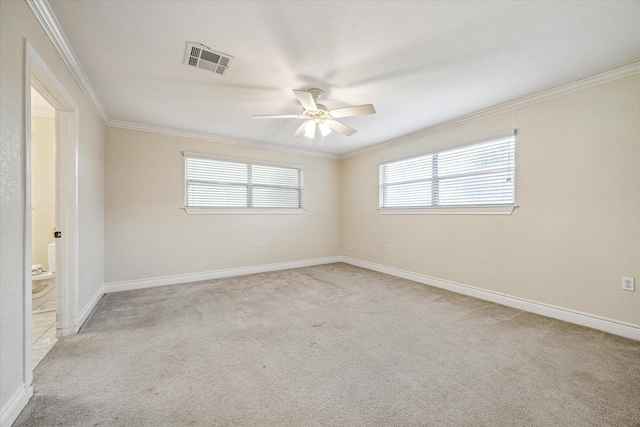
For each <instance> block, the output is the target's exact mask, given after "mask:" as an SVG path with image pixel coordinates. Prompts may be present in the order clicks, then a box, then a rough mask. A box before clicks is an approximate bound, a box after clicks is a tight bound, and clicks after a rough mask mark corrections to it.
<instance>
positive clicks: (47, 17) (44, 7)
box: [25, 0, 109, 124]
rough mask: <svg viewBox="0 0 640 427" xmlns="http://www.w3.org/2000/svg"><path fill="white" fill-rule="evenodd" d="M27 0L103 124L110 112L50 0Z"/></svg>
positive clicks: (107, 120)
mask: <svg viewBox="0 0 640 427" xmlns="http://www.w3.org/2000/svg"><path fill="white" fill-rule="evenodd" d="M25 1H26V2H27V4H28V5H29V7H30V8H31V11H32V12H33V14H34V15H35V16H36V19H37V20H38V22H39V23H40V25H41V26H42V29H43V30H44V31H45V33H47V36H49V39H50V40H51V42H52V43H53V45H54V46H55V48H56V50H57V51H58V53H59V54H60V56H61V57H62V60H63V61H64V63H65V64H66V65H67V68H68V69H69V71H70V72H71V75H73V77H74V78H75V80H76V82H77V83H78V86H80V89H82V92H84V94H85V96H86V97H87V99H88V100H89V103H90V104H91V106H92V107H93V109H94V110H95V112H96V114H97V115H98V117H100V120H102V124H106V123H107V122H109V114H108V113H107V110H106V109H105V108H104V105H103V104H102V101H101V100H100V98H99V97H98V94H97V93H96V91H95V89H94V88H93V84H92V83H91V80H89V77H88V76H87V73H86V72H85V71H84V68H83V67H82V64H81V63H80V61H79V60H78V57H77V56H76V53H75V52H74V51H73V48H72V47H71V44H70V43H69V40H67V36H66V35H65V34H64V31H62V28H61V27H60V23H59V22H58V19H57V18H56V16H55V14H54V13H53V11H52V10H51V7H50V6H49V2H48V1H47V0H25Z"/></svg>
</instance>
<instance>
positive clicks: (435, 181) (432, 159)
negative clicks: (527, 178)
mask: <svg viewBox="0 0 640 427" xmlns="http://www.w3.org/2000/svg"><path fill="white" fill-rule="evenodd" d="M514 153H515V131H509V132H506V133H503V134H500V135H497V136H496V135H494V136H492V137H489V138H483V139H482V140H480V141H475V142H474V143H469V144H465V145H463V146H459V147H456V148H451V149H448V150H443V151H438V152H434V153H429V154H425V155H421V156H417V157H412V158H409V159H404V160H398V161H394V162H388V163H382V164H380V167H379V173H380V204H379V208H380V213H511V211H513V206H514ZM502 208H504V209H502Z"/></svg>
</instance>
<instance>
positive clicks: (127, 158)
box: [105, 127, 340, 283]
mask: <svg viewBox="0 0 640 427" xmlns="http://www.w3.org/2000/svg"><path fill="white" fill-rule="evenodd" d="M183 150H184V151H193V152H199V153H210V154H216V155H221V156H231V157H238V158H243V159H254V160H266V161H273V162H281V163H293V164H301V165H304V167H305V170H304V190H303V204H304V207H305V212H304V214H302V215H188V214H187V213H186V212H185V211H184V210H183V206H184V157H183V155H182V151H183ZM105 180H106V201H105V209H106V213H105V221H106V240H105V256H106V273H105V276H106V277H105V281H106V282H107V283H113V282H121V281H129V280H135V279H148V278H156V277H164V276H173V275H181V274H187V273H200V272H207V271H214V270H221V269H226V268H237V267H246V266H254V265H262V264H272V263H279V262H288V261H297V260H308V259H313V258H321V257H327V256H336V255H337V254H338V253H339V247H340V167H339V161H337V160H331V159H326V158H319V157H308V156H302V155H298V154H290V153H284V152H278V151H270V150H262V149H255V148H249V147H241V146H235V145H228V144H219V143H215V142H210V141H200V140H194V139H188V138H180V137H175V136H167V135H160V134H154V133H147V132H139V131H131V130H124V129H116V128H110V127H108V128H107V149H106V176H105ZM256 243H260V244H261V246H262V249H261V250H260V251H256Z"/></svg>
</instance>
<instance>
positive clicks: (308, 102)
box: [293, 89, 318, 111]
mask: <svg viewBox="0 0 640 427" xmlns="http://www.w3.org/2000/svg"><path fill="white" fill-rule="evenodd" d="M293 93H295V95H296V96H297V97H298V101H300V104H302V106H303V107H304V109H305V110H311V111H318V106H317V105H316V100H315V99H313V95H311V94H310V93H309V92H307V91H306V90H296V89H294V90H293Z"/></svg>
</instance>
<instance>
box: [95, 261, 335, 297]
mask: <svg viewBox="0 0 640 427" xmlns="http://www.w3.org/2000/svg"><path fill="white" fill-rule="evenodd" d="M341 261H342V257H339V256H333V257H325V258H313V259H305V260H300V261H287V262H278V263H274V264H262V265H254V266H250V267H237V268H225V269H222V270H214V271H204V272H201V273H187V274H178V275H175V276H164V277H153V278H149V279H138V280H127V281H124V282H112V283H106V284H105V286H104V292H105V293H107V294H109V293H112V292H122V291H131V290H134V289H145V288H155V287H156V286H166V285H176V284H179V283H189V282H198V281H202V280H213V279H222V278H225V277H234V276H244V275H247V274H257V273H267V272H269V271H279V270H289V269H291V268H302V267H311V266H314V265H322V264H332V263H334V262H341Z"/></svg>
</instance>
